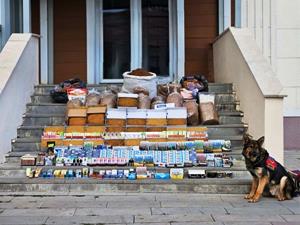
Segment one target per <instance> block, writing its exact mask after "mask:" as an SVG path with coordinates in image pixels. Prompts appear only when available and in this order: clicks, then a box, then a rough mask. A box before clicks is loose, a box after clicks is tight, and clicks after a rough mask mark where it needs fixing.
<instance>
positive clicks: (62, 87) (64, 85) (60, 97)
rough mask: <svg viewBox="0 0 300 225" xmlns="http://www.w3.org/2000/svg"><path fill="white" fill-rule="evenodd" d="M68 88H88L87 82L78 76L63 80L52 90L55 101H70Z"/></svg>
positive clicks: (51, 93)
mask: <svg viewBox="0 0 300 225" xmlns="http://www.w3.org/2000/svg"><path fill="white" fill-rule="evenodd" d="M68 88H86V83H85V82H83V81H82V80H80V79H78V78H72V79H69V80H65V81H64V82H61V83H60V84H59V85H56V86H55V87H54V89H53V90H51V91H50V95H51V97H52V99H53V101H54V102H55V103H67V102H68V94H67V89H68Z"/></svg>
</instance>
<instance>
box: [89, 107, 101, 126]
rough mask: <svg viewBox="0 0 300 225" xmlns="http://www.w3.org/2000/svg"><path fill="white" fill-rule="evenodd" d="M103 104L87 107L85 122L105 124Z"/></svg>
mask: <svg viewBox="0 0 300 225" xmlns="http://www.w3.org/2000/svg"><path fill="white" fill-rule="evenodd" d="M105 113H106V107H105V106H94V107H88V108H87V123H88V124H89V125H104V124H105Z"/></svg>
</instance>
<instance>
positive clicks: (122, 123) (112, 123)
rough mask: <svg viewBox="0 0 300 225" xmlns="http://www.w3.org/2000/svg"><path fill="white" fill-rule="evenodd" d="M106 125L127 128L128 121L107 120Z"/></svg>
mask: <svg viewBox="0 0 300 225" xmlns="http://www.w3.org/2000/svg"><path fill="white" fill-rule="evenodd" d="M106 125H109V126H120V127H125V126H126V119H107V121H106Z"/></svg>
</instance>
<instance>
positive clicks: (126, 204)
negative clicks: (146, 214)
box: [107, 201, 160, 208]
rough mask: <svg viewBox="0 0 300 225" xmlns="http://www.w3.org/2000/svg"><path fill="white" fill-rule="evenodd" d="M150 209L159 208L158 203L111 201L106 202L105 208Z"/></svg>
mask: <svg viewBox="0 0 300 225" xmlns="http://www.w3.org/2000/svg"><path fill="white" fill-rule="evenodd" d="M136 207H139V208H145V207H146V208H150V207H160V203H159V202H155V201H138V202H137V201H136V202H135V201H132V202H124V201H120V202H118V201H113V202H108V204H107V208H136Z"/></svg>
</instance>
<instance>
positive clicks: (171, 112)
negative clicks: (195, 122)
mask: <svg viewBox="0 0 300 225" xmlns="http://www.w3.org/2000/svg"><path fill="white" fill-rule="evenodd" d="M167 120H168V125H169V126H170V125H171V126H180V125H186V124H187V109H186V108H185V107H180V108H169V109H167Z"/></svg>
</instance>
